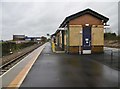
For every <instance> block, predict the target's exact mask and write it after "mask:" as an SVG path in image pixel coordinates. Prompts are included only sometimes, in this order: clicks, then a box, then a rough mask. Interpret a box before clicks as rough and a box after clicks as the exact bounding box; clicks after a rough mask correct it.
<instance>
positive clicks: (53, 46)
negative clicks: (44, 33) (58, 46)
mask: <svg viewBox="0 0 120 89" xmlns="http://www.w3.org/2000/svg"><path fill="white" fill-rule="evenodd" d="M52 51H53V52H55V43H54V42H52Z"/></svg>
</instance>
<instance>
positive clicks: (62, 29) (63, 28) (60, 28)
mask: <svg viewBox="0 0 120 89" xmlns="http://www.w3.org/2000/svg"><path fill="white" fill-rule="evenodd" d="M57 30H64V31H65V30H67V28H66V27H65V28H58V29H57Z"/></svg>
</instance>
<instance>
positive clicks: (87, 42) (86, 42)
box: [82, 26, 91, 50]
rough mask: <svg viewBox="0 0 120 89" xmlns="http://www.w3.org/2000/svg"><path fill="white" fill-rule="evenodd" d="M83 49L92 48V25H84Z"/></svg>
mask: <svg viewBox="0 0 120 89" xmlns="http://www.w3.org/2000/svg"><path fill="white" fill-rule="evenodd" d="M82 48H83V50H91V27H90V26H85V27H83V46H82Z"/></svg>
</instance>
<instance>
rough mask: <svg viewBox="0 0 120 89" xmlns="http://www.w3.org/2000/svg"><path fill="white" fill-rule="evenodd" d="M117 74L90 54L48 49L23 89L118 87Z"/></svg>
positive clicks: (39, 59) (31, 72)
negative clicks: (65, 52) (56, 51)
mask: <svg viewBox="0 0 120 89" xmlns="http://www.w3.org/2000/svg"><path fill="white" fill-rule="evenodd" d="M117 86H118V71H116V70H113V69H111V68H109V67H107V66H105V65H103V64H101V63H99V62H97V61H95V60H92V59H91V57H90V56H89V55H75V54H74V55H70V54H55V53H52V52H51V47H50V44H48V45H47V46H46V48H45V49H44V50H43V52H42V54H41V55H40V56H39V58H38V60H37V61H36V62H35V64H34V66H33V67H32V69H31V71H30V72H29V74H28V75H27V77H26V79H25V80H24V82H23V84H22V85H21V87H117Z"/></svg>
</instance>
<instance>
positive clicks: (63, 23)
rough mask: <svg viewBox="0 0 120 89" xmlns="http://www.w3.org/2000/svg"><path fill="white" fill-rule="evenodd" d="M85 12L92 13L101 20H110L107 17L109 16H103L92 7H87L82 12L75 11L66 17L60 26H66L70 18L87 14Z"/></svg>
mask: <svg viewBox="0 0 120 89" xmlns="http://www.w3.org/2000/svg"><path fill="white" fill-rule="evenodd" d="M85 14H90V15H92V16H94V17H96V18H98V19H100V20H103V21H104V23H106V22H107V21H108V20H109V18H107V17H105V16H103V15H101V14H99V13H97V12H95V11H93V10H91V9H86V10H83V11H81V12H78V13H75V14H73V15H70V16H68V17H66V18H65V20H64V21H63V22H62V24H61V25H60V26H59V27H64V26H65V25H66V24H67V23H68V22H69V21H70V20H72V19H75V18H77V17H79V16H82V15H85Z"/></svg>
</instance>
